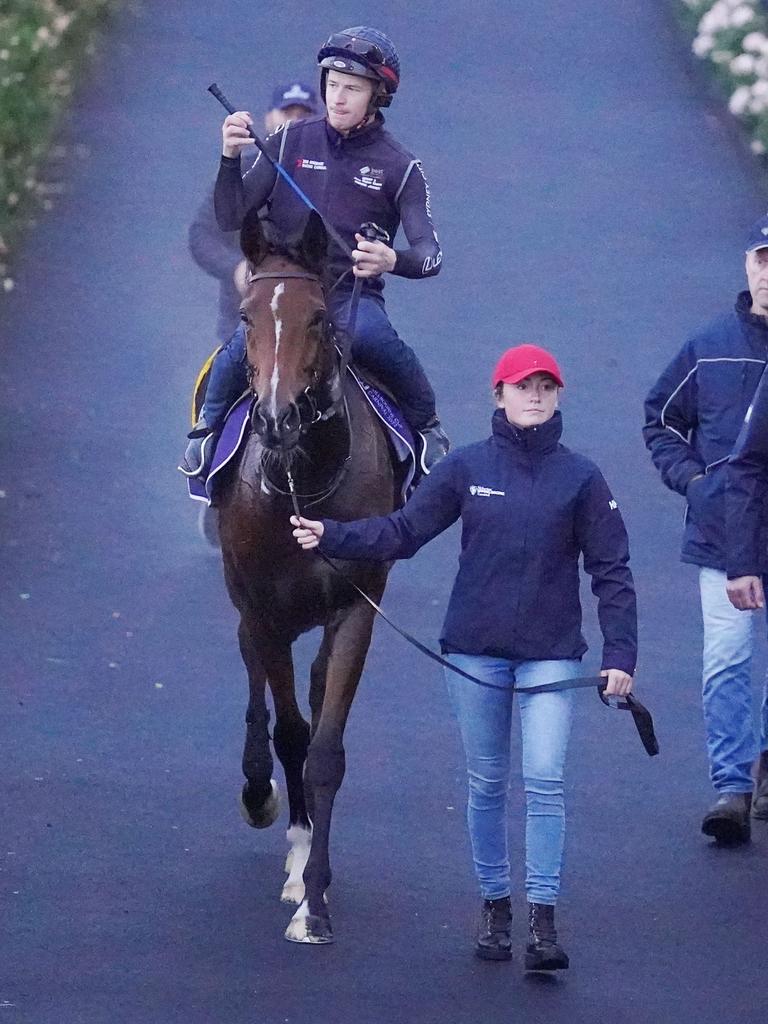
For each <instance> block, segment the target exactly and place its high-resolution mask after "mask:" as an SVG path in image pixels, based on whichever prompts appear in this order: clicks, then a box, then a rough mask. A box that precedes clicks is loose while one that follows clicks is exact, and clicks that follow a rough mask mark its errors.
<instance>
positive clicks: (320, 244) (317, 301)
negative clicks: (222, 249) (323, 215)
mask: <svg viewBox="0 0 768 1024" xmlns="http://www.w3.org/2000/svg"><path fill="white" fill-rule="evenodd" d="M327 243H328V239H327V235H326V231H325V227H324V225H323V222H322V221H321V219H320V218H319V217H318V215H317V214H315V213H312V214H310V217H309V220H308V221H307V225H306V227H305V229H304V233H303V235H302V237H301V239H300V240H299V242H298V243H297V244H296V245H294V246H290V247H286V246H277V245H274V244H272V243H270V242H269V241H268V240H267V239H266V238H265V236H264V232H263V230H262V225H261V223H260V222H259V220H258V217H257V216H256V215H255V214H249V215H248V216H247V217H246V219H245V222H244V224H243V228H242V231H241V234H240V245H241V248H242V250H243V253H244V254H245V257H246V259H247V260H248V263H249V269H250V277H249V282H248V287H247V290H246V292H245V296H244V298H243V301H242V304H241V315H242V318H243V320H244V322H245V329H246V354H247V360H248V367H249V372H250V380H251V388H252V390H253V392H254V394H255V396H256V402H255V404H254V408H253V413H252V414H251V425H252V427H253V429H254V431H255V432H256V434H257V435H258V436H259V438H260V439H261V441H262V443H263V444H264V446H265V447H266V448H269V449H272V450H279V451H282V452H288V451H290V450H291V449H293V448H295V446H296V445H297V444H298V442H299V439H300V437H301V433H302V431H303V430H305V429H306V428H307V427H308V426H309V425H310V424H311V423H312V422H313V421H315V420H316V419H317V418H318V416H319V411H318V404H319V403H318V394H319V390H320V389H322V387H323V386H324V385H326V384H327V381H328V379H329V378H330V376H331V375H332V373H333V346H332V345H331V344H330V341H329V338H328V328H327V321H326V315H325V298H324V293H323V286H322V281H321V273H322V266H323V262H324V259H325V253H326V248H327Z"/></svg>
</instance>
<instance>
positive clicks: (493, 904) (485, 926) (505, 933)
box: [475, 896, 512, 960]
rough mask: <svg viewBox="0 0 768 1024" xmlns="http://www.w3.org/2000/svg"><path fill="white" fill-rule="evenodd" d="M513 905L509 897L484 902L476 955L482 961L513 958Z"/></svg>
mask: <svg viewBox="0 0 768 1024" xmlns="http://www.w3.org/2000/svg"><path fill="white" fill-rule="evenodd" d="M511 929H512V904H511V902H510V899H509V896H502V897H501V899H498V900H483V906H482V909H481V911H480V926H479V928H478V930H477V944H476V945H475V953H476V955H477V956H479V957H480V959H481V960H510V959H511V958H512V936H511Z"/></svg>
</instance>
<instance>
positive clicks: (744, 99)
mask: <svg viewBox="0 0 768 1024" xmlns="http://www.w3.org/2000/svg"><path fill="white" fill-rule="evenodd" d="M751 99H752V90H751V89H750V88H749V86H748V85H740V86H739V88H738V89H736V90H735V91H734V92H733V93H732V95H731V98H730V99H729V100H728V109H729V110H730V112H731V113H732V114H735V115H736V117H739V116H740V115H741V114H743V113H744V112H745V111H746V109H747V106H748V105H749V101H750V100H751Z"/></svg>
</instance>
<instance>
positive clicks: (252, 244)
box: [240, 209, 267, 266]
mask: <svg viewBox="0 0 768 1024" xmlns="http://www.w3.org/2000/svg"><path fill="white" fill-rule="evenodd" d="M240 248H241V249H242V251H243V255H244V256H245V258H246V259H247V260H248V262H249V263H252V264H253V266H256V265H257V264H258V263H261V261H262V260H263V259H264V256H265V255H266V252H267V240H266V238H265V236H264V230H263V228H262V226H261V221H260V220H259V211H258V210H254V209H250V210H249V211H248V213H246V215H245V218H244V219H243V226H242V227H241V228H240Z"/></svg>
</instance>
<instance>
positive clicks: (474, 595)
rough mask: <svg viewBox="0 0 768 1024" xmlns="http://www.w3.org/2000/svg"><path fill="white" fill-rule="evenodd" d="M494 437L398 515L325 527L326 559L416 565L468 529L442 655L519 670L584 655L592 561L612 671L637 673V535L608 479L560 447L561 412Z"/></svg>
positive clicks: (460, 453) (499, 429)
mask: <svg viewBox="0 0 768 1024" xmlns="http://www.w3.org/2000/svg"><path fill="white" fill-rule="evenodd" d="M492 426H493V432H492V434H491V436H490V437H489V438H488V439H487V440H485V441H481V442H479V443H478V444H473V445H470V446H469V447H466V448H460V449H457V450H456V451H453V452H451V453H450V454H449V455H447V456H446V457H445V458H444V459H442V460H441V461H440V462H439V463H437V465H436V466H435V467H434V469H433V470H432V472H431V473H430V474H429V476H427V477H426V478H425V479H424V480H422V482H421V483H420V484H419V486H418V487H417V488H416V491H415V492H414V495H413V497H412V498H411V499H410V500H409V501H408V502H407V504H406V505H405V506H404V507H403V508H402V509H400V510H398V511H397V512H393V513H392V514H391V515H388V516H381V517H376V518H372V519H360V520H357V521H355V522H352V523H340V522H336V521H334V520H323V523H324V526H325V531H324V533H323V537H322V539H321V541H320V550H321V551H322V552H323V553H324V554H326V555H331V556H335V557H338V558H349V559H372V560H382V561H387V560H390V559H394V558H410V557H411V556H412V555H413V554H415V553H416V551H418V549H419V548H420V547H421V546H422V545H423V544H426V543H427V541H429V540H431V539H432V538H433V537H435V536H437V534H438V533H440V532H441V531H443V530H445V529H446V528H447V527H448V526H450V525H451V523H453V522H455V521H456V520H457V519H458V518H461V521H462V533H461V555H460V557H459V571H458V574H457V576H456V580H455V582H454V585H453V591H452V593H451V597H450V601H449V604H448V611H447V613H446V617H445V622H444V624H443V629H442V633H441V636H440V643H441V647H442V650H443V652H444V653H445V652H448V651H452V652H461V653H466V654H483V655H490V656H492V657H501V658H509V659H511V660H550V659H558V660H559V659H568V658H581V656H582V655H583V654H584V652H585V651H586V649H587V645H586V643H585V642H584V638H583V636H582V634H581V604H580V602H579V556H580V555H582V554H583V556H584V567H585V569H586V571H587V572H588V573H589V574H590V575H591V576H592V590H593V592H594V593H595V595H596V596H597V600H598V616H599V620H600V627H601V629H602V633H603V638H604V645H603V659H602V665H603V668H617V669H622V670H623V671H625V672H629V673H631V672H633V671H634V668H635V659H636V650H637V613H636V608H635V591H634V585H633V582H632V574H631V572H630V570H629V564H628V562H629V548H628V543H627V534H626V531H625V529H624V523H623V521H622V518H621V513H620V512H619V510H618V507H617V504H616V502H615V501H614V499H613V497H612V495H611V492H610V491H609V489H608V485H607V484H606V482H605V480H604V479H603V477H602V475H601V473H600V470H599V469H598V468H597V466H596V465H595V464H594V463H593V462H591V461H590V460H589V459H587V458H584V457H583V456H582V455H577V454H576V453H575V452H572V451H569V449H568V448H565V447H564V446H563V445H561V444H560V443H559V438H560V434H561V431H562V420H561V417H560V413H559V412H556V413H555V415H554V416H553V418H552V419H550V420H548V421H547V422H546V423H543V424H541V426H538V427H528V428H526V429H520V428H519V427H515V426H513V425H512V424H510V423H509V422H508V420H507V418H506V415H505V414H504V411H503V410H501V409H499V410H497V411H496V412H495V413H494V416H493V422H492Z"/></svg>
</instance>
